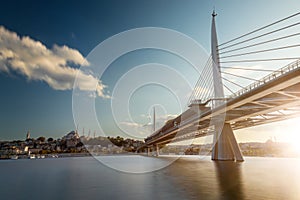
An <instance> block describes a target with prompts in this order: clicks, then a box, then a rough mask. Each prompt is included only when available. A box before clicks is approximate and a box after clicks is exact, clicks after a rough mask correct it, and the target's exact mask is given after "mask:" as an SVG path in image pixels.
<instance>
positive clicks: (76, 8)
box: [0, 0, 300, 142]
mask: <svg viewBox="0 0 300 200" xmlns="http://www.w3.org/2000/svg"><path fill="white" fill-rule="evenodd" d="M270 2H271V1H261V0H253V1H238V0H228V1H221V0H219V1H217V0H215V1H211V0H203V1H198V0H188V1H182V0H166V1H161V0H153V1H145V0H142V1H141V0H126V1H121V0H120V1H116V0H110V1H81V2H77V1H69V2H67V1H64V2H62V1H23V2H19V1H9V2H8V1H3V2H1V7H0V13H1V14H0V92H1V98H0V140H10V139H23V138H25V135H26V132H27V131H28V130H29V131H30V132H31V136H32V137H38V136H41V135H43V136H46V137H54V138H58V137H61V136H63V135H65V134H66V133H68V132H70V131H71V130H74V129H76V126H78V127H79V128H78V129H79V132H81V133H82V132H83V129H84V131H85V134H86V135H87V134H89V132H90V134H93V133H94V131H95V130H96V135H98V134H101V133H100V132H101V131H99V130H98V129H99V128H98V127H97V125H98V124H96V125H95V124H94V122H93V120H90V119H89V118H85V119H84V120H83V122H81V121H80V122H78V121H76V120H75V122H74V117H73V116H75V118H76V113H75V114H74V112H73V110H72V109H75V110H76V106H79V107H80V106H81V104H80V103H78V104H76V100H75V101H74V96H75V98H76V93H75V94H74V93H73V91H74V90H73V86H74V80H75V78H76V81H75V82H76V84H75V90H76V89H77V90H80V91H83V92H84V94H88V96H89V98H88V100H87V101H88V102H90V103H91V104H93V103H94V104H93V105H95V108H94V109H95V113H96V116H97V118H98V123H99V124H100V126H101V128H102V134H103V132H104V133H105V135H113V136H116V135H120V134H121V135H122V130H125V132H130V131H133V132H142V133H141V134H140V135H138V136H137V135H135V134H133V135H131V134H129V136H133V137H136V138H140V139H141V138H144V137H146V136H147V135H150V134H151V128H152V126H151V123H152V122H151V121H152V119H151V114H152V112H153V106H155V108H156V115H157V126H161V125H162V124H163V123H164V122H165V121H166V120H168V119H171V118H173V117H175V116H176V115H178V114H180V113H181V112H182V111H183V110H184V109H185V108H186V105H184V104H185V102H184V101H185V100H186V98H187V97H188V94H189V93H188V92H186V90H185V89H184V87H192V86H193V85H195V83H196V81H197V79H198V75H197V74H196V73H195V71H194V69H193V68H192V67H191V64H190V63H188V62H187V61H186V60H183V59H182V58H180V57H178V56H175V55H174V54H172V53H170V52H166V51H163V50H153V49H143V50H135V51H131V52H128V53H126V54H124V55H120V56H119V57H118V59H116V60H114V61H113V62H112V63H111V65H110V66H109V67H108V68H107V69H106V70H105V71H104V72H103V76H96V75H95V74H89V73H88V72H87V70H86V69H88V67H95V66H98V65H97V64H98V62H100V63H101V61H102V60H100V61H99V60H97V59H98V57H97V55H96V52H98V51H97V48H100V47H101V46H100V47H99V44H103V42H104V41H107V40H108V39H109V38H111V37H113V36H115V35H116V34H120V33H122V32H124V31H128V30H132V29H133V30H134V29H136V28H143V27H157V28H164V29H171V30H174V31H176V32H177V33H181V34H184V35H185V36H187V37H189V38H190V39H192V40H194V41H195V42H197V43H198V44H200V45H201V47H202V48H203V51H201V56H202V57H201V59H202V60H203V62H204V61H205V57H206V56H209V52H210V26H211V13H212V10H213V9H214V8H215V10H216V12H217V14H218V16H217V18H216V23H217V32H218V40H219V42H220V43H222V42H225V41H228V40H230V39H232V38H235V37H237V36H239V35H241V34H244V33H247V32H249V31H251V30H253V29H255V28H258V27H261V26H263V25H266V24H269V23H271V22H273V21H275V20H278V19H281V18H284V17H286V16H289V15H291V14H293V13H296V12H298V11H299V10H300V4H299V3H298V2H297V1H296V0H295V1H293V0H289V1H285V2H284V3H283V1H280V0H275V1H272V2H271V3H270ZM296 20H297V19H296ZM298 20H299V18H298ZM298 29H299V27H298ZM147 37H148V38H151V37H152V36H151V35H150V34H149V36H147ZM135 39H136V40H139V38H134V41H135ZM154 39H155V38H154ZM166 40H167V39H166ZM123 42H124V44H123V43H120V42H119V43H114V44H113V46H112V49H111V50H110V49H106V50H107V51H106V52H105V53H106V54H107V55H110V54H113V53H114V52H115V51H117V50H118V49H121V48H122V46H124V45H126V44H127V43H126V41H123ZM158 42H161V43H163V42H164V41H163V40H161V41H158ZM176 42H178V43H177V44H178V45H179V46H184V43H182V44H181V43H180V41H179V40H178V41H175V43H176ZM110 51H111V52H110ZM190 51H191V50H190ZM190 53H193V52H190ZM294 53H295V52H294ZM106 54H105V55H106ZM101 56H103V55H100V56H99V58H100V57H101ZM199 57H200V55H199ZM95 62H97V64H96V63H95ZM147 63H156V64H157V63H158V64H160V65H159V66H156V65H149V66H148V68H151V67H154V68H155V66H156V67H159V69H161V68H164V69H166V71H165V73H166V74H164V72H163V70H162V71H161V72H160V73H155V74H151V72H149V73H148V74H147V73H146V75H145V71H143V72H140V73H141V75H142V76H139V74H136V75H135V76H134V73H138V69H142V68H138V66H143V65H144V66H143V67H144V69H145V66H146V67H147ZM283 64H285V63H279V64H278V66H281V65H283ZM165 66H169V68H167V67H165ZM257 66H258V67H262V66H260V65H257ZM267 67H270V66H267ZM154 68H153V69H154ZM133 69H135V70H133ZM157 69H158V68H157ZM154 71H155V70H154ZM128 72H132V73H128ZM146 72H147V71H146ZM168 73H169V74H172V73H174V76H176V75H178V74H179V76H178V79H174V80H180V83H183V82H186V83H185V84H186V85H184V84H178V85H179V86H180V87H181V86H182V88H181V90H180V87H179V86H178V88H177V89H178V91H175V92H174V90H170V89H168V88H166V87H163V85H159V84H152V85H151V84H150V85H149V84H148V85H144V86H143V87H139V88H137V89H136V90H135V91H134V93H132V96H130V98H129V99H126V101H127V102H125V101H124V102H125V103H126V104H124V106H123V104H122V103H120V101H118V98H112V95H113V94H114V95H116V96H115V97H117V95H121V96H122V98H125V97H126V95H127V93H126V91H127V88H125V87H124V86H125V85H126V86H128V85H130V84H131V83H134V82H135V81H136V82H138V81H141V80H144V81H145V80H146V79H147V77H152V76H154V77H156V78H157V80H161V79H162V78H163V77H167V76H169V74H168ZM137 77H138V78H137ZM167 80H171V79H167ZM181 80H182V81H181ZM122 81H123V82H122ZM236 81H238V80H236ZM124 83H125V84H124ZM129 83H130V84H129ZM178 83H179V82H178ZM166 84H170V85H173V84H174V83H173V82H172V81H169V82H168V83H166ZM241 84H248V82H243V81H242V83H241ZM116 86H118V87H119V89H118V88H117V87H116ZM94 90H95V91H94ZM122 91H123V92H122ZM182 91H183V92H182ZM118 92H119V93H118ZM179 93H180V95H181V96H183V97H184V98H182V99H181V98H180V99H179V100H178V98H177V94H179ZM153 94H155V95H153ZM122 100H123V99H122ZM74 102H75V103H74ZM111 105H113V106H111ZM118 106H119V107H118ZM74 107H75V108H74ZM112 107H113V108H112ZM122 107H126V108H127V110H129V111H130V114H129V115H128V116H129V117H128V116H127V115H125V111H124V113H123V112H121V111H122ZM113 109H115V110H117V111H116V113H115V114H114V113H113V112H114V111H112V110H113ZM79 110H80V112H81V113H80V116H81V117H80V118H84V117H85V113H84V112H88V109H86V108H85V107H82V106H81V107H80V109H79ZM87 116H88V115H87ZM114 117H115V118H114ZM129 118H130V119H129ZM77 119H78V116H77ZM295 120H298V119H294V121H293V120H292V121H289V122H280V123H276V124H272V125H267V126H260V127H257V128H251V129H246V130H240V131H238V132H237V133H236V136H237V139H238V141H240V142H245V141H263V142H264V141H265V140H267V139H269V138H270V137H276V138H277V140H280V141H286V140H287V138H288V136H287V135H286V134H283V133H282V132H283V131H282V130H283V127H284V126H286V125H290V124H293V123H295ZM115 121H116V122H115ZM299 121H300V120H299ZM289 132H290V133H293V131H292V130H290V131H289ZM124 135H125V136H126V135H127V136H128V134H124ZM290 138H291V137H290Z"/></svg>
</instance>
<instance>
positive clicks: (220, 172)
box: [214, 161, 245, 200]
mask: <svg viewBox="0 0 300 200" xmlns="http://www.w3.org/2000/svg"><path fill="white" fill-rule="evenodd" d="M214 165H215V168H216V171H217V179H218V182H219V186H220V192H221V195H222V197H221V198H222V199H241V200H242V199H245V197H244V194H243V185H242V183H243V181H242V175H241V165H242V163H238V162H231V161H215V162H214Z"/></svg>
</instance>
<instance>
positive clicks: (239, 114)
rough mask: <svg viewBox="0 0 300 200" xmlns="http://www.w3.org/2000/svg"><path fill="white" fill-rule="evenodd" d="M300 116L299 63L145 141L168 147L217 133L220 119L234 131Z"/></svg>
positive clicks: (170, 123)
mask: <svg viewBox="0 0 300 200" xmlns="http://www.w3.org/2000/svg"><path fill="white" fill-rule="evenodd" d="M299 114H300V60H297V61H295V62H293V63H291V64H289V65H287V66H285V67H283V68H281V69H279V70H277V71H275V72H273V73H272V74H270V75H268V76H266V77H264V78H263V79H261V80H259V81H257V82H255V83H253V84H251V85H249V86H248V87H246V88H245V89H243V90H240V91H238V92H236V93H235V94H234V95H232V96H230V97H229V98H228V100H227V101H226V102H224V103H223V104H222V105H220V106H218V107H216V108H214V109H211V108H209V107H204V106H203V105H201V104H198V105H197V104H195V105H193V106H191V108H189V109H188V110H186V111H185V112H183V113H182V114H181V115H179V116H178V117H176V118H175V119H173V120H169V121H168V122H167V123H166V124H165V125H164V126H163V127H162V128H160V129H159V130H157V131H156V132H155V133H153V134H152V135H151V136H149V137H148V138H146V139H145V142H146V145H152V144H159V145H162V144H166V143H169V142H177V141H182V140H187V139H192V138H196V137H203V136H207V135H210V134H212V133H213V132H214V127H213V126H212V124H211V120H212V119H214V118H216V117H218V118H220V117H221V118H224V122H226V123H230V124H231V126H232V128H233V130H237V129H242V128H246V127H252V126H257V125H260V124H266V123H270V122H275V121H280V120H284V119H288V118H291V117H295V116H297V115H299Z"/></svg>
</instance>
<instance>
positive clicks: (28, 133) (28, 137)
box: [26, 131, 30, 140]
mask: <svg viewBox="0 0 300 200" xmlns="http://www.w3.org/2000/svg"><path fill="white" fill-rule="evenodd" d="M27 139H30V132H29V131H27V134H26V140H27Z"/></svg>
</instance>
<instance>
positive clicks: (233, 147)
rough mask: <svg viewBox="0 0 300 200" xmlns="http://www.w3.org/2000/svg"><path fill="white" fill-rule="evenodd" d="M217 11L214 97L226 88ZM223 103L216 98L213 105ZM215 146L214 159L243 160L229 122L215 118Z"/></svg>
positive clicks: (213, 46)
mask: <svg viewBox="0 0 300 200" xmlns="http://www.w3.org/2000/svg"><path fill="white" fill-rule="evenodd" d="M216 16H217V14H216V13H215V11H213V13H212V26H211V56H212V60H213V64H212V68H213V82H214V95H215V96H214V98H218V99H220V98H224V89H223V83H222V78H221V71H220V60H219V53H218V38H217V31H216V24H215V17H216ZM220 104H222V100H214V101H213V105H212V106H213V107H212V108H214V107H216V106H218V105H220ZM215 122H216V123H215V125H214V126H215V133H214V141H213V144H214V147H213V150H212V160H237V161H243V160H244V159H243V156H242V153H241V151H240V148H239V146H238V144H237V141H236V139H235V136H234V134H233V131H232V128H231V125H230V124H229V123H226V122H225V124H223V123H220V120H218V119H215Z"/></svg>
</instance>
